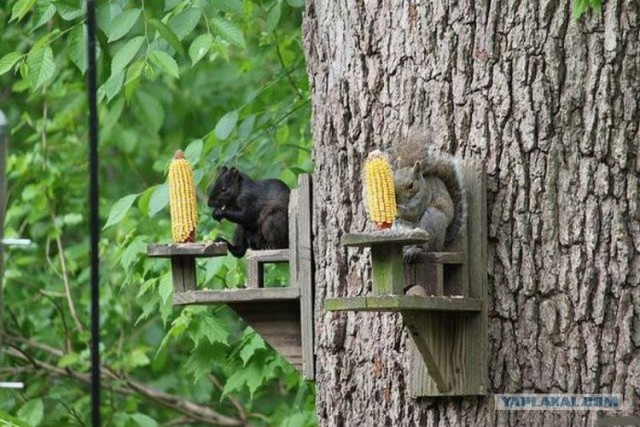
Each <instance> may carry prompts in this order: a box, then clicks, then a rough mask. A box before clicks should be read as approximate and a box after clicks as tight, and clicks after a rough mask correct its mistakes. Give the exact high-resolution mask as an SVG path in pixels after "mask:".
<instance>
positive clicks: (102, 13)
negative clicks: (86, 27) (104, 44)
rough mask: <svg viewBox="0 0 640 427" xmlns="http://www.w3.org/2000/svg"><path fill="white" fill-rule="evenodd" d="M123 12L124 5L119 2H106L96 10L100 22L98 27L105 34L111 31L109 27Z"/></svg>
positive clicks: (97, 19)
mask: <svg viewBox="0 0 640 427" xmlns="http://www.w3.org/2000/svg"><path fill="white" fill-rule="evenodd" d="M121 13H122V7H121V6H120V5H119V4H117V3H111V2H110V3H106V4H105V5H103V6H101V7H99V8H98V10H97V12H96V21H97V22H98V27H99V28H100V29H101V30H102V32H103V33H105V35H106V34H108V33H109V28H110V27H111V23H112V22H113V19H114V17H115V16H118V15H120V14H121Z"/></svg>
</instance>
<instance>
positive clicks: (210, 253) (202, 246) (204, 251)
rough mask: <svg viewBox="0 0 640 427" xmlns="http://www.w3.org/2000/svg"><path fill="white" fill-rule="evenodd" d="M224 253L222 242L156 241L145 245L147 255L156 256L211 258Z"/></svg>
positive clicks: (225, 245)
mask: <svg viewBox="0 0 640 427" xmlns="http://www.w3.org/2000/svg"><path fill="white" fill-rule="evenodd" d="M226 254H227V244H226V243H224V242H195V243H158V244H151V245H147V255H148V256H150V257H157V258H171V257H174V256H192V257H198V258H211V257H216V256H224V255H226Z"/></svg>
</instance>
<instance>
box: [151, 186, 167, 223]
mask: <svg viewBox="0 0 640 427" xmlns="http://www.w3.org/2000/svg"><path fill="white" fill-rule="evenodd" d="M167 205H169V186H168V185H167V184H162V185H158V187H156V189H155V191H154V192H153V194H152V195H151V199H150V200H149V216H150V217H151V216H154V215H155V214H157V213H158V212H160V211H161V210H162V209H164V208H165V207H167Z"/></svg>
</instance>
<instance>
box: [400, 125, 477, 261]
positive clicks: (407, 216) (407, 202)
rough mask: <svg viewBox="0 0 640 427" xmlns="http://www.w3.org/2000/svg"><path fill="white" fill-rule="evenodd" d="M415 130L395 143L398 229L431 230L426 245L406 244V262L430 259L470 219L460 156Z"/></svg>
mask: <svg viewBox="0 0 640 427" xmlns="http://www.w3.org/2000/svg"><path fill="white" fill-rule="evenodd" d="M425 139H426V138H425V137H422V136H419V135H416V134H413V135H411V136H409V137H408V138H407V139H404V140H401V141H400V142H398V143H397V144H395V145H394V146H393V152H394V155H393V157H394V160H395V164H394V169H395V172H394V177H393V181H394V187H395V193H396V204H397V208H398V217H397V219H396V221H395V222H394V228H395V229H403V228H404V229H407V228H410V229H414V228H420V229H422V230H425V231H426V232H427V233H428V234H429V238H430V241H429V242H428V243H425V244H424V245H416V246H406V247H405V248H404V250H403V260H404V262H406V263H419V262H425V261H426V258H427V257H426V252H431V251H440V250H442V249H443V248H445V247H447V245H449V244H450V243H452V242H453V241H454V240H456V238H457V237H458V236H459V235H460V232H461V231H462V229H463V227H464V225H465V224H466V219H467V206H466V198H465V194H464V190H463V189H462V185H461V183H460V177H459V172H458V165H457V162H456V159H455V158H454V157H453V156H451V155H449V154H445V153H442V152H439V151H437V150H435V148H434V147H432V146H429V145H428V144H427V142H426V141H425Z"/></svg>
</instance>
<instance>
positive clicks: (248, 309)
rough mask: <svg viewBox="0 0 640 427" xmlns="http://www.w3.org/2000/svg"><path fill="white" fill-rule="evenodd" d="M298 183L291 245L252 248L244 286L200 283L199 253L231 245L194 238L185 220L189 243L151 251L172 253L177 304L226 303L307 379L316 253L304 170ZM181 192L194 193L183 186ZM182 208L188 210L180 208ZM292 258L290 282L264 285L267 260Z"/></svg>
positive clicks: (211, 252)
mask: <svg viewBox="0 0 640 427" xmlns="http://www.w3.org/2000/svg"><path fill="white" fill-rule="evenodd" d="M178 158H179V157H178ZM298 184H299V188H297V189H294V190H292V191H291V196H290V202H289V249H280V250H259V251H255V250H254V251H251V250H250V251H247V255H246V259H247V283H246V287H245V288H243V289H224V290H198V289H197V277H196V259H197V258H211V257H217V256H226V255H227V245H226V244H225V243H217V242H214V243H210V242H190V240H191V239H193V237H194V236H193V235H191V234H190V230H191V229H190V228H188V227H185V226H183V225H178V226H177V227H176V226H174V227H173V229H174V236H175V235H176V232H175V230H176V229H177V230H178V231H179V233H178V234H179V235H180V236H183V237H184V236H187V237H186V239H185V240H183V241H186V242H185V243H169V244H151V245H148V247H147V255H148V256H150V257H157V258H170V259H171V270H172V275H173V277H172V279H173V304H174V305H192V304H193V305H215V304H227V305H228V306H229V307H231V308H232V309H233V310H234V311H236V312H237V313H238V315H239V316H240V317H242V318H243V319H244V320H245V321H246V322H247V323H248V324H249V325H250V326H251V327H253V328H254V329H255V330H256V332H258V333H259V334H260V335H261V336H262V338H264V340H265V341H266V342H267V343H269V344H270V345H271V346H272V347H273V348H274V349H275V350H277V351H278V352H279V353H280V354H282V356H284V357H285V359H287V360H288V361H289V362H290V363H291V364H292V365H293V366H294V367H295V368H297V369H298V370H299V371H300V372H301V373H302V374H303V375H304V377H305V378H306V379H313V378H314V375H315V369H314V368H315V366H314V363H315V361H314V355H313V323H312V322H313V259H312V254H311V183H310V180H309V176H307V175H301V176H300V177H299V181H298ZM179 194H189V193H188V192H184V191H182V190H180V192H179ZM172 201H173V199H172ZM174 203H177V204H179V205H180V206H181V207H184V205H185V201H184V200H176V201H175V202H174ZM177 211H178V212H182V213H184V212H185V211H184V210H180V209H178V210H177ZM172 213H173V208H172ZM172 216H173V215H172ZM187 217H188V215H187ZM189 224H191V222H189ZM193 227H194V228H195V225H194V226H193ZM184 230H186V231H187V232H184ZM180 233H182V234H180ZM194 233H195V230H194ZM287 262H288V263H289V278H290V284H289V286H288V287H281V288H266V287H264V285H265V283H264V264H267V263H287Z"/></svg>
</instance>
